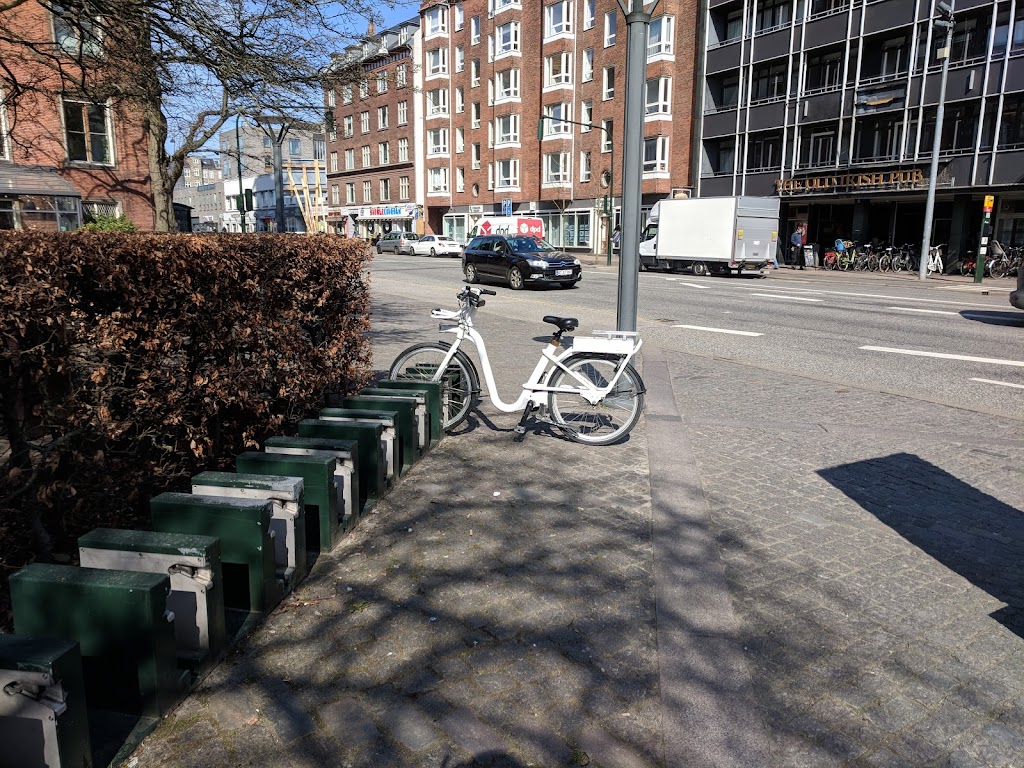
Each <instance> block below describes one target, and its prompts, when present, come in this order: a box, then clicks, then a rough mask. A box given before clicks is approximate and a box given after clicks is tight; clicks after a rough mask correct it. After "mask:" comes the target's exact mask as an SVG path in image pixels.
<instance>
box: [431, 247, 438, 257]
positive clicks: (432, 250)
mask: <svg viewBox="0 0 1024 768" xmlns="http://www.w3.org/2000/svg"><path fill="white" fill-rule="evenodd" d="M430 255H431V256H437V251H436V250H434V248H431V249H430Z"/></svg>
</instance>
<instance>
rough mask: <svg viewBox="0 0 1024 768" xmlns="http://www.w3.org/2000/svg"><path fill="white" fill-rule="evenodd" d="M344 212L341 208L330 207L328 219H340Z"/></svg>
mask: <svg viewBox="0 0 1024 768" xmlns="http://www.w3.org/2000/svg"><path fill="white" fill-rule="evenodd" d="M343 216H344V214H343V213H342V212H341V208H328V209H327V220H328V221H340V220H341V219H342V218H343Z"/></svg>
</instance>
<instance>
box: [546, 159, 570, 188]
mask: <svg viewBox="0 0 1024 768" xmlns="http://www.w3.org/2000/svg"><path fill="white" fill-rule="evenodd" d="M571 179H572V168H571V164H570V162H569V153H568V152H554V153H552V154H548V155H544V183H545V184H559V185H560V184H568V183H569V182H570V180H571Z"/></svg>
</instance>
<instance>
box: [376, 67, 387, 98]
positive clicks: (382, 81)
mask: <svg viewBox="0 0 1024 768" xmlns="http://www.w3.org/2000/svg"><path fill="white" fill-rule="evenodd" d="M387 92H388V73H387V72H378V73H377V93H387Z"/></svg>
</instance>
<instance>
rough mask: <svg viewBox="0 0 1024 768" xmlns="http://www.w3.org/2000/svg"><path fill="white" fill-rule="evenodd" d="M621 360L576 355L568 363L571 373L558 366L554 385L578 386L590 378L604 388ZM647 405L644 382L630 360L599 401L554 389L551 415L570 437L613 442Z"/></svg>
mask: <svg viewBox="0 0 1024 768" xmlns="http://www.w3.org/2000/svg"><path fill="white" fill-rule="evenodd" d="M618 363H619V360H618V359H616V358H605V357H590V356H579V357H572V358H570V359H569V360H568V361H566V362H565V363H564V365H565V367H566V368H567V369H568V371H569V373H566V371H563V370H562V369H561V368H556V369H555V372H554V374H553V375H552V376H551V380H550V386H552V387H559V386H562V387H577V388H578V387H582V386H584V384H583V382H584V381H587V382H590V383H591V384H592V385H593V386H594V387H598V388H601V389H603V388H604V387H607V386H608V383H609V382H610V381H611V380H612V379H613V378H614V377H615V370H616V368H617V367H618ZM577 377H579V378H577ZM581 379H582V381H581ZM643 408H644V383H643V381H642V380H641V379H640V374H638V373H637V372H636V369H635V368H633V366H632V365H628V364H627V365H626V368H625V370H623V371H622V375H621V376H620V377H619V379H618V381H616V382H615V386H614V387H613V388H612V390H611V391H610V392H609V393H608V394H607V395H605V396H604V398H603V399H602V400H601V401H600V402H598V403H596V404H595V405H591V404H590V403H589V402H588V401H587V399H586V398H585V397H583V396H582V395H580V394H577V393H574V392H552V393H551V419H552V420H553V421H554V422H555V424H557V425H558V426H559V427H561V428H562V429H563V430H565V433H566V435H567V436H568V437H569V438H570V439H572V440H575V441H576V442H577V443H586V444H588V445H609V444H610V443H614V442H616V441H617V440H619V439H621V438H623V437H625V436H626V435H628V434H629V431H630V430H631V429H633V427H634V426H636V423H637V421H638V420H639V419H640V412H641V411H642V410H643Z"/></svg>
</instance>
